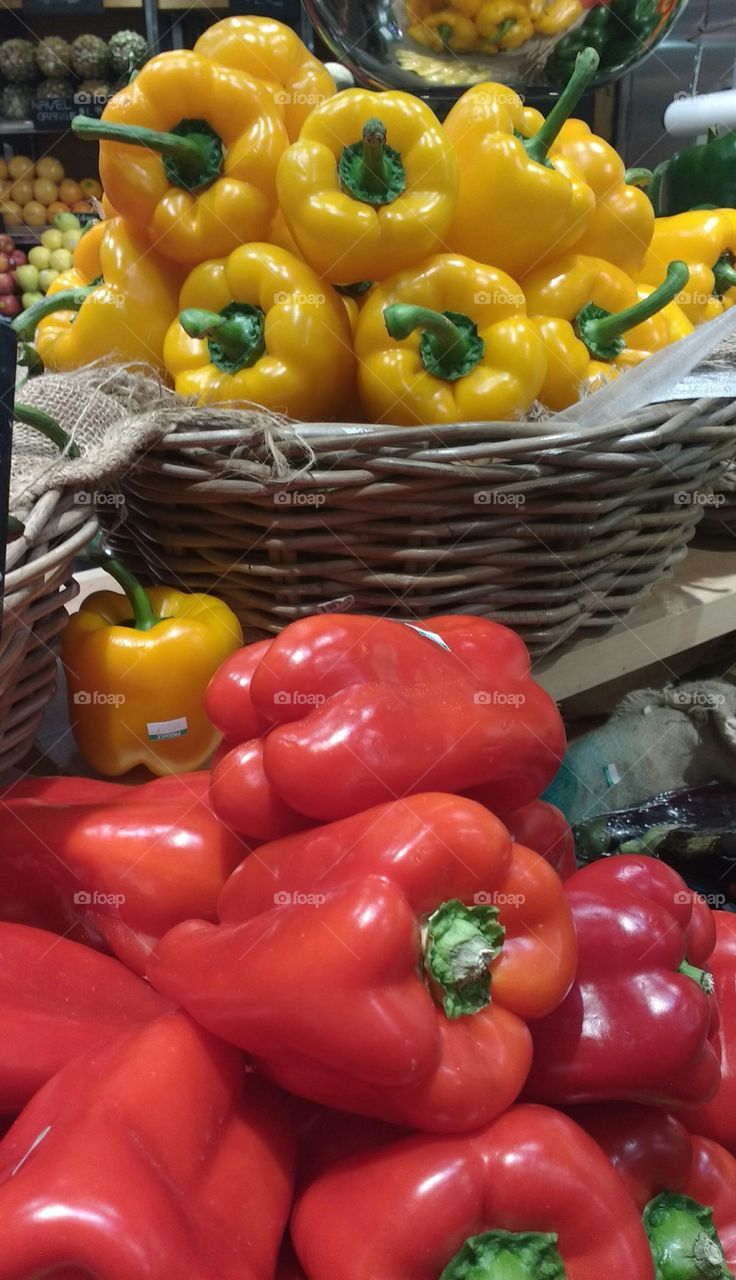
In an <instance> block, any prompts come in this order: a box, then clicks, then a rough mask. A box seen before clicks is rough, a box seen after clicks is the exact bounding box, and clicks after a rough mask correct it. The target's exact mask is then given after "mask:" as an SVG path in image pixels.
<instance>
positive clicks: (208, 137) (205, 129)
mask: <svg viewBox="0 0 736 1280" xmlns="http://www.w3.org/2000/svg"><path fill="white" fill-rule="evenodd" d="M72 131H73V132H74V133H75V134H76V135H77V137H80V138H88V139H91V140H96V139H101V140H102V141H105V142H123V143H125V144H126V145H127V146H135V147H146V148H147V149H148V150H149V151H156V152H158V153H159V154H160V155H162V156H163V158H164V172H165V174H166V177H167V178H168V180H169V182H170V183H171V184H172V186H175V187H184V188H185V189H186V190H187V191H201V190H203V188H204V187H208V186H209V185H210V183H211V182H214V180H215V178H219V176H220V174H221V173H222V164H223V158H224V150H223V146H222V139H221V138H220V136H219V134H217V133H215V130H214V129H213V128H212V126H211V125H209V124H208V123H207V121H206V120H180V121H179V123H178V124H177V125H175V127H174V128H173V129H172V130H171V131H170V132H168V133H164V132H161V131H159V130H157V129H145V128H143V126H141V125H131V124H115V123H114V122H112V121H110V120H104V119H103V120H93V119H92V118H91V117H90V116H75V117H74V119H73V120H72Z"/></svg>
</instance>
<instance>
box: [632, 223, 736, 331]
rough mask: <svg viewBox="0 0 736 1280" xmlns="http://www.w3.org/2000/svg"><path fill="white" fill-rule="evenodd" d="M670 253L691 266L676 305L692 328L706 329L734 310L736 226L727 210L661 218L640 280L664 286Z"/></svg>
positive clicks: (655, 229) (656, 224) (735, 295)
mask: <svg viewBox="0 0 736 1280" xmlns="http://www.w3.org/2000/svg"><path fill="white" fill-rule="evenodd" d="M668 253H669V254H671V255H672V257H675V258H680V259H681V260H682V261H683V262H686V263H687V265H688V267H689V270H690V279H689V281H688V283H687V287H686V288H684V289H683V291H682V293H681V294H680V296H679V297H678V298H677V302H678V304H679V306H681V307H682V310H683V311H684V312H685V315H686V316H687V317H688V319H689V320H691V321H692V323H693V324H695V325H699V324H704V323H705V321H706V320H712V319H713V318H714V317H715V316H719V315H722V314H723V312H724V311H725V310H727V309H728V308H729V307H732V306H733V305H734V302H736V270H735V269H734V256H735V255H736V221H735V220H734V219H733V218H732V217H730V216H729V214H728V212H727V211H726V210H721V209H713V210H710V209H708V210H706V209H703V210H693V211H692V212H690V213H680V214H676V215H674V216H673V217H671V218H657V221H656V223H655V227H654V235H653V237H652V243H651V245H650V248H649V251H648V253H647V256H646V258H645V260H644V265H643V267H642V269H641V272H640V275H639V279H640V280H641V281H642V282H643V283H645V284H652V285H657V284H659V283H660V281H661V280H662V279H663V277H664V273H665V270H666V265H667V264H666V262H665V259H666V258H667V254H668ZM672 257H670V258H667V261H672Z"/></svg>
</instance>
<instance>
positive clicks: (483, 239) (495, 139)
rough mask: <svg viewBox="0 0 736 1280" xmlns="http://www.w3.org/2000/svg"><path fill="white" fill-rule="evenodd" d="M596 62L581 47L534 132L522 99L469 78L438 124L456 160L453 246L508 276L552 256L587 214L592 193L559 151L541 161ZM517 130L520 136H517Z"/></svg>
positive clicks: (590, 213)
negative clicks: (565, 83) (442, 122)
mask: <svg viewBox="0 0 736 1280" xmlns="http://www.w3.org/2000/svg"><path fill="white" fill-rule="evenodd" d="M596 65H597V62H596V55H595V54H594V53H592V51H590V56H589V53H588V51H586V53H585V54H582V55H581V61H580V63H579V66H578V69H577V71H576V72H575V75H574V77H573V79H572V80H571V81H570V86H569V90H565V92H564V93H563V94H562V95H561V96H560V98H559V99H558V102H557V103H556V105H555V106H554V107H553V109H552V111H551V112H550V114H549V116H548V118H547V121H546V122H545V124H544V125H543V126H542V128H541V129H539V130H537V132H536V133H535V135H534V136H533V137H528V136H524V135H526V134H527V133H528V132H529V122H528V117H527V115H526V113H525V111H524V104H523V103H522V101H521V99H520V98H519V97H518V96H517V94H515V93H513V92H512V91H511V90H510V89H509V88H507V86H505V85H501V84H494V83H488V84H479V85H474V86H473V87H472V88H471V89H468V91H467V93H464V94H463V96H462V97H461V98H460V100H459V101H458V102H457V103H456V104H455V106H454V107H453V108H452V110H451V111H450V114H449V115H448V117H447V119H446V121H445V130H446V133H447V136H448V137H449V139H450V141H451V142H452V144H453V146H454V148H455V151H456V153H457V157H458V163H459V166H460V191H459V195H458V201H457V206H456V209H455V216H454V218H453V220H452V223H451V224H450V228H449V230H448V232H447V235H446V237H445V241H446V244H447V245H448V246H449V248H450V249H452V250H453V251H454V252H456V253H461V254H465V255H467V256H468V257H469V258H473V259H475V260H476V261H478V262H483V261H484V260H485V259H486V258H487V257H491V258H492V260H493V263H494V266H496V267H499V268H501V269H502V270H503V271H507V272H508V273H509V274H510V275H511V276H513V277H514V278H515V279H519V278H521V277H522V276H524V275H526V274H528V272H530V271H532V270H533V269H534V268H535V267H537V266H538V265H539V264H540V263H542V262H546V261H547V260H548V259H549V258H553V257H559V255H560V254H561V253H562V252H564V251H565V249H567V248H568V247H569V246H570V245H571V244H572V243H574V241H575V240H576V239H578V238H579V237H580V236H581V235H582V233H583V232H584V230H585V228H586V226H587V225H588V223H589V222H590V220H591V219H592V217H593V213H594V210H595V196H594V194H593V191H592V190H591V188H590V186H589V185H588V183H587V182H586V181H585V180H584V178H583V176H582V173H580V171H579V170H578V169H577V168H576V166H575V165H574V164H573V163H571V162H570V161H569V160H568V159H567V157H565V156H561V155H559V156H557V158H556V159H554V160H553V161H552V167H551V168H550V167H548V166H547V164H546V163H545V162H546V160H547V156H548V153H549V151H550V148H551V147H552V145H553V144H554V142H555V139H556V138H557V135H558V133H559V131H560V129H561V127H562V124H563V122H564V120H565V119H567V117H568V115H569V114H570V112H571V111H572V110H573V109H574V107H575V105H576V103H577V101H578V99H579V97H580V96H581V94H582V93H583V91H584V89H585V87H586V85H587V83H588V81H589V80H590V79H591V78H592V75H593V74H594V72H595V67H596ZM517 134H518V135H522V136H517Z"/></svg>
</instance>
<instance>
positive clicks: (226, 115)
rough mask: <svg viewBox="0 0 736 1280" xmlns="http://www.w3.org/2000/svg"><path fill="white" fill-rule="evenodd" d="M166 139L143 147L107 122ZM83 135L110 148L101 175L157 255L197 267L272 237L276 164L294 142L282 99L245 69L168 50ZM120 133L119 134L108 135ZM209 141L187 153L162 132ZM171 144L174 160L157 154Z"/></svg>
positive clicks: (85, 124) (80, 129) (82, 125)
mask: <svg viewBox="0 0 736 1280" xmlns="http://www.w3.org/2000/svg"><path fill="white" fill-rule="evenodd" d="M108 125H109V126H113V128H114V127H115V126H121V125H123V126H133V128H135V129H144V130H151V131H153V132H154V133H156V134H158V135H159V136H158V139H157V140H154V139H153V138H152V137H151V135H147V141H146V142H144V143H140V145H138V144H137V143H135V139H134V138H133V136H132V135H131V136H126V135H120V136H116V135H115V134H114V133H113V131H112V130H108V129H107V126H108ZM74 129H75V132H76V133H78V134H82V135H83V136H85V137H89V138H102V141H101V143H100V161H99V163H100V179H101V181H102V185H103V187H104V188H105V191H106V192H107V194H108V196H109V198H110V200H111V201H112V203H113V205H114V207H115V209H116V210H117V211H118V212H119V213H121V214H122V215H123V216H124V217H127V218H129V219H130V220H131V222H134V223H136V224H137V225H138V226H140V227H141V228H142V229H144V230H145V231H147V233H148V234H149V236H150V237H151V240H152V241H153V242H154V243H155V245H156V250H157V252H158V253H160V254H161V255H162V256H163V257H165V258H172V259H173V260H174V261H175V262H182V263H188V264H191V265H194V264H195V263H198V262H203V261H204V260H205V259H207V258H216V257H220V256H222V255H223V254H227V253H230V252H231V251H232V250H233V249H234V248H236V246H237V245H239V244H243V243H245V242H247V241H249V240H259V239H262V238H263V237H264V236H265V234H266V232H267V230H268V227H269V224H270V221H271V218H272V216H273V213H274V210H275V207H276V191H275V182H276V167H277V165H278V161H279V158H280V156H281V154H282V152H283V150H284V148H285V146H286V145H287V142H288V139H287V136H286V127H285V125H284V122H283V118H282V114H281V109H280V108H279V106H278V105H277V104H276V103H275V102H274V99H273V94H271V95H269V93H268V90H267V89H266V88H265V87H263V86H262V85H261V84H260V82H259V81H258V80H257V79H255V78H254V77H252V76H249V75H246V74H245V72H244V71H235V70H233V69H232V68H230V67H224V66H220V65H218V64H217V63H215V62H210V60H209V59H208V58H203V57H202V56H201V55H200V54H198V53H193V52H191V51H190V50H186V49H184V50H179V51H176V52H169V53H161V54H159V55H158V56H157V57H155V58H152V59H151V60H150V62H147V63H146V65H145V66H144V67H143V68H142V69H141V70H140V71H139V72H138V74H137V76H136V78H135V80H134V81H133V82H132V84H128V85H126V86H125V87H124V88H123V89H119V90H118V92H117V93H116V94H115V95H114V97H113V98H111V99H110V101H109V102H108V104H107V106H106V107H105V110H104V112H103V114H102V121H101V122H98V121H92V120H88V119H86V118H85V117H82V119H81V121H80V120H79V119H77V120H76V121H75V124H74ZM106 132H107V133H108V134H110V136H109V137H106V136H105V133H106ZM172 133H174V134H176V133H178V134H179V136H182V135H184V136H185V137H186V138H189V139H190V141H191V139H192V138H196V137H200V138H202V139H203V141H202V145H201V151H200V153H199V154H193V155H185V156H183V157H182V156H179V155H177V154H176V153H175V152H172V150H171V148H172V147H175V146H176V143H172V142H171V141H168V142H166V141H164V142H162V141H161V135H162V134H163V135H166V137H167V138H169V139H170V135H171V134H172ZM154 142H155V145H157V146H159V145H161V146H165V147H166V148H167V151H166V153H165V154H163V155H162V154H159V151H157V150H155V149H152V147H153V146H154ZM134 143H135V145H134Z"/></svg>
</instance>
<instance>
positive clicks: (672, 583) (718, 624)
mask: <svg viewBox="0 0 736 1280" xmlns="http://www.w3.org/2000/svg"><path fill="white" fill-rule="evenodd" d="M729 631H736V551H734V550H731V549H730V548H720V547H719V548H718V549H705V548H701V547H694V548H692V549H691V551H690V552H689V553H688V555H687V557H686V558H685V560H683V562H682V564H681V565H679V566H678V568H677V569H676V571H675V574H674V576H673V577H672V578H671V579H669V580H668V581H666V582H663V583H661V585H660V586H658V587H655V589H654V591H653V592H652V594H651V596H650V597H649V599H648V600H647V601H646V602H645V603H644V604H643V605H640V606H639V608H638V609H635V610H634V612H633V613H632V614H631V615H630V617H629V618H627V619H626V621H625V622H620V623H617V624H616V626H614V627H612V628H611V630H610V631H603V632H601V634H600V635H594V636H586V637H585V638H584V639H579V640H577V641H573V642H572V643H571V644H570V645H568V646H565V647H563V648H560V649H556V650H555V651H554V653H551V654H550V655H549V657H547V658H540V659H539V660H538V661H537V662H535V664H534V676H535V679H537V680H538V681H539V683H540V684H541V685H543V686H544V688H545V689H547V691H548V692H549V693H551V694H552V696H553V697H554V698H556V699H557V701H558V702H559V701H561V700H562V699H563V698H570V697H572V696H573V695H574V694H577V693H584V692H586V691H587V690H589V689H596V688H598V687H599V686H600V685H603V684H607V683H608V681H609V680H616V679H618V678H619V677H620V676H623V675H627V674H629V673H630V672H632V671H639V670H641V669H642V668H644V667H648V666H650V665H651V663H653V662H657V661H658V660H662V659H664V658H670V657H672V656H673V655H674V654H677V653H684V652H686V650H688V649H694V648H695V646H696V645H698V644H702V643H703V642H704V641H706V640H714V639H716V638H717V637H718V636H723V635H727V634H728V632H729Z"/></svg>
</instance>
